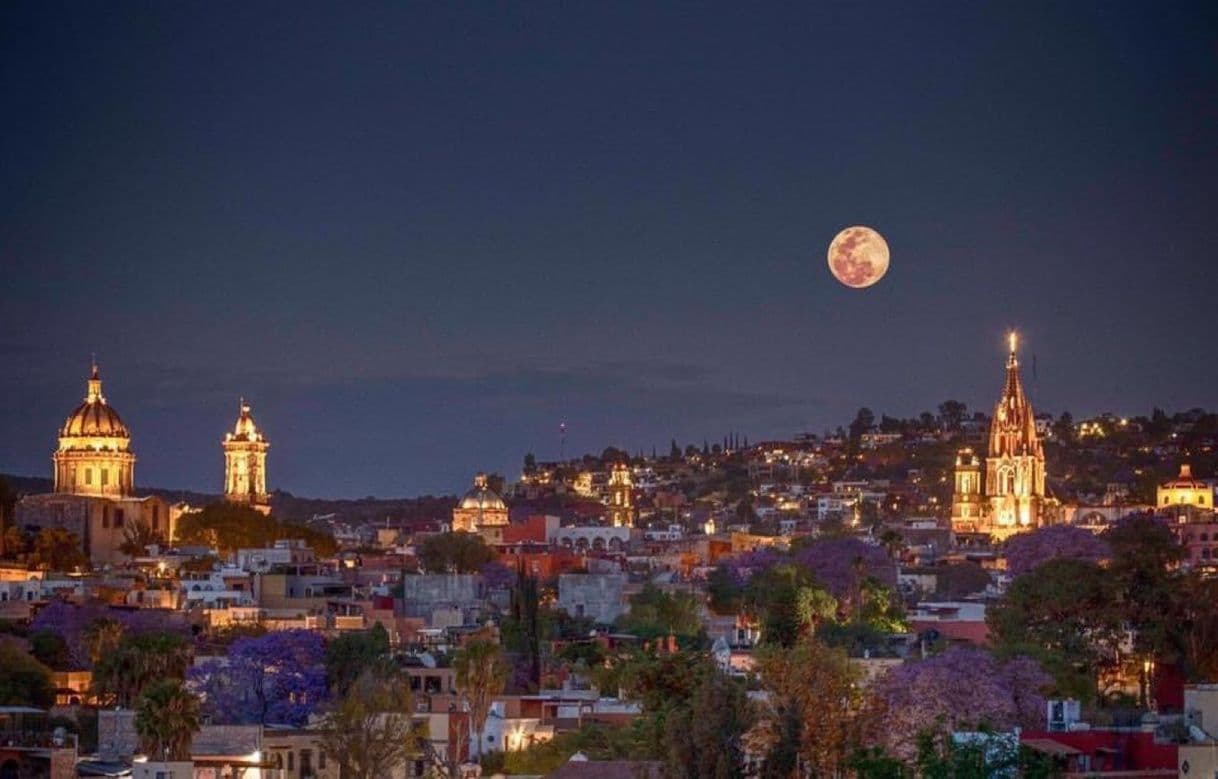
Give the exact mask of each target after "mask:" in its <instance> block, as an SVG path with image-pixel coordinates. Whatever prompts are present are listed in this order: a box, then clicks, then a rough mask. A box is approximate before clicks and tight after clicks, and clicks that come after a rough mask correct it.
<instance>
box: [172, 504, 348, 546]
mask: <svg viewBox="0 0 1218 779" xmlns="http://www.w3.org/2000/svg"><path fill="white" fill-rule="evenodd" d="M286 539H300V540H302V541H304V542H305V543H306V544H308V545H309V547H311V548H312V549H313V551H315V552H316V553H317V554H318V555H319V556H322V557H325V556H328V555H332V554H334V553H335V552H337V551H338V544H337V543H336V542H335V541H334V537H333V536H331V535H329V534H328V533H323V532H321V531H318V530H314V529H313V528H309V527H305V526H304V525H296V524H292V523H290V522H281V521H279V520H278V519H276V518H275V517H268V516H266V515H264V514H262V513H261V512H259V511H257V510H255V509H252V508H250V507H249V506H243V505H240V504H237V503H228V502H222V503H213V504H211V505H209V506H205V507H204V508H203V509H201V510H200V511H196V512H193V513H190V514H183V515H182V516H181V517H179V518H178V527H177V541H178V543H180V544H205V545H207V546H211V547H214V548H215V549H216V550H218V551H219V552H220V554H221V555H229V554H232V553H234V552H236V550H238V549H262V548H266V547H269V546H271V545H273V544H274V543H275V542H276V541H283V540H286Z"/></svg>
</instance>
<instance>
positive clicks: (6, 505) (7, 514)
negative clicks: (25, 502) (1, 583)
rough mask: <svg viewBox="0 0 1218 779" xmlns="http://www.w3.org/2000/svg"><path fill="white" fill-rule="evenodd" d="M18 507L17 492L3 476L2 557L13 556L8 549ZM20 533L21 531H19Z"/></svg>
mask: <svg viewBox="0 0 1218 779" xmlns="http://www.w3.org/2000/svg"><path fill="white" fill-rule="evenodd" d="M16 506H17V492H16V490H14V489H13V487H12V485H11V484H9V483H8V480H7V479H5V478H4V477H3V476H0V557H8V556H10V555H11V554H12V552H10V550H9V549H8V545H7V541H8V531H9V528H13V529H14V530H15V529H16V528H15V527H13V516H14V514H15V511H14V509H15V508H16ZM18 533H20V531H18Z"/></svg>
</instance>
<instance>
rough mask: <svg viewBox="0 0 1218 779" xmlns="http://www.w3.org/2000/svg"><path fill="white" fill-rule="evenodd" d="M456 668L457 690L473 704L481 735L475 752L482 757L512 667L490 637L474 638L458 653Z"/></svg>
mask: <svg viewBox="0 0 1218 779" xmlns="http://www.w3.org/2000/svg"><path fill="white" fill-rule="evenodd" d="M453 669H454V670H455V671H456V683H457V691H458V692H460V693H461V695H462V697H464V698H465V700H466V702H467V703H468V704H469V712H470V719H471V720H473V726H474V732H475V733H477V735H478V748H477V749H476V750H474V753H475V754H477V755H480V754H482V747H483V740H482V739H483V735H484V731H485V730H486V717H487V715H488V714H489V713H490V710H491V702H492V701H493V700H494V698H495V696H496V695H499V694H500V693H501V692H503V688H504V685H506V684H507V676H508V671H509V668H508V664H507V661H506V660H505V659H504V656H503V647H501V646H500V645H499V644H498V643H496V642H495V641H494V640H493V639H491V638H490V636H489V635H482V636H479V637H475V638H471V639H470V640H469V641H467V642H466V643H465V646H463V647H461V648H460V649H459V650H457V654H456V656H455V657H454V658H453Z"/></svg>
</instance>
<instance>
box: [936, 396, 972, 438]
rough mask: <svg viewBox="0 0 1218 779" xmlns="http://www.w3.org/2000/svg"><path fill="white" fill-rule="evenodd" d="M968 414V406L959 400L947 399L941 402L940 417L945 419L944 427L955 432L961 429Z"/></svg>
mask: <svg viewBox="0 0 1218 779" xmlns="http://www.w3.org/2000/svg"><path fill="white" fill-rule="evenodd" d="M967 414H968V406H966V405H965V404H963V403H961V402H960V401H958V400H945V401H943V402H942V403H940V404H939V418H940V419H942V420H943V427H945V428H946V429H948V430H950V431H951V432H953V433H954V432H957V431H959V430H960V426H961V425H962V424H963V423H964V417H965V416H966V415H967Z"/></svg>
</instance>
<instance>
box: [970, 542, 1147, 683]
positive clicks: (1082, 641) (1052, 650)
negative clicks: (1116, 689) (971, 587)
mask: <svg viewBox="0 0 1218 779" xmlns="http://www.w3.org/2000/svg"><path fill="white" fill-rule="evenodd" d="M986 622H987V623H988V624H989V627H990V639H991V642H992V643H993V645H994V648H995V650H996V652H997V653H998V654H999V656H1001V657H1011V656H1014V655H1019V654H1025V655H1028V656H1030V657H1032V658H1034V659H1036V660H1038V661H1039V662H1040V664H1041V667H1042V668H1044V669H1045V671H1046V672H1047V673H1049V674H1050V675H1051V676H1052V677H1053V679H1054V683H1055V686H1056V693H1057V694H1058V695H1061V696H1070V697H1076V698H1080V699H1082V700H1085V701H1092V700H1095V697H1096V692H1097V686H1096V685H1097V679H1098V676H1099V673H1100V672H1101V671H1102V670H1104V669H1105V668H1107V667H1110V666H1111V665H1112V664H1113V663H1115V662H1116V661H1117V659H1118V647H1119V644H1120V641H1121V638H1122V637H1123V635H1124V626H1125V620H1124V618H1123V615H1122V614H1121V612H1120V609H1119V608H1118V606H1117V596H1116V592H1114V585H1113V582H1112V579H1111V577H1110V575H1109V574H1108V573H1107V572H1105V571H1104V569H1102V568H1100V567H1099V566H1098V565H1096V564H1095V563H1092V562H1088V561H1084V560H1075V559H1070V558H1057V559H1054V560H1050V561H1049V562H1047V563H1044V564H1043V565H1041V566H1040V567H1038V568H1037V569H1036V574H1035V575H1034V576H1021V577H1019V578H1017V579H1016V580H1015V581H1014V582H1012V583H1011V586H1010V587H1009V588H1008V589H1007V592H1006V595H1005V596H1004V597H1003V598H1002V600H1000V601H999V602H998V603H997V604H995V605H994V606H992V607H991V608H990V609H989V610H988V612H987V614H986Z"/></svg>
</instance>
